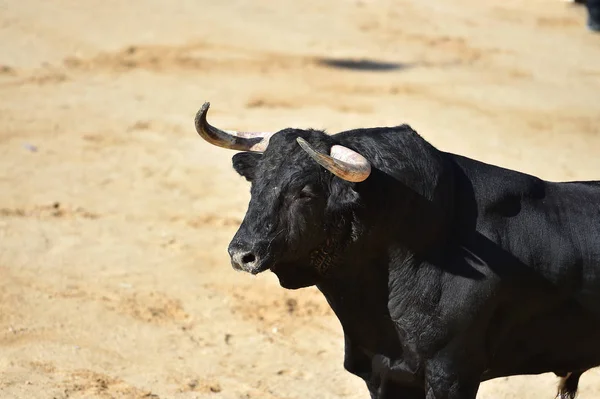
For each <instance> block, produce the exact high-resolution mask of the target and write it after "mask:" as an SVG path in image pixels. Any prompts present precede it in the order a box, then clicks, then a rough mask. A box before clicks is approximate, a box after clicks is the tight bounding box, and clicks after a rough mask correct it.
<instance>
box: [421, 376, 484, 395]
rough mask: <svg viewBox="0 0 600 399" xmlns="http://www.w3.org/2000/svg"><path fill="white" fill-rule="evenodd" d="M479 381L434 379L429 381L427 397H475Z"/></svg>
mask: <svg viewBox="0 0 600 399" xmlns="http://www.w3.org/2000/svg"><path fill="white" fill-rule="evenodd" d="M478 390H479V381H476V380H475V381H473V380H471V381H461V380H454V381H452V380H447V379H445V378H444V379H443V380H438V379H435V380H432V381H427V396H426V399H475V398H476V397H477V391H478Z"/></svg>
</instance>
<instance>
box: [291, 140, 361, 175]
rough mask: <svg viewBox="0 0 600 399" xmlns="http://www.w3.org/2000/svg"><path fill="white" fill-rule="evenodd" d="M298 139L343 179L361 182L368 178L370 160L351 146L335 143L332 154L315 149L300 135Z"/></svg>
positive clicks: (315, 158) (301, 144) (325, 165)
mask: <svg viewBox="0 0 600 399" xmlns="http://www.w3.org/2000/svg"><path fill="white" fill-rule="evenodd" d="M296 141H297V142H298V144H300V147H302V149H303V150H304V151H305V152H306V153H307V154H308V155H309V156H310V157H311V158H312V159H314V160H315V161H316V162H317V163H318V164H319V165H321V166H322V167H324V168H325V169H327V170H328V171H330V172H331V173H333V174H334V175H336V176H337V177H339V178H341V179H344V180H347V181H350V182H354V183H359V182H361V181H364V180H366V179H367V177H369V175H370V174H371V164H370V163H369V161H368V160H367V159H366V158H365V157H363V156H362V155H360V154H359V153H358V152H356V151H353V150H351V149H350V148H347V147H344V146H341V145H334V146H333V147H331V151H330V155H325V154H321V153H320V152H317V151H315V150H314V149H313V148H312V147H311V146H310V144H308V143H307V142H306V140H304V139H303V138H301V137H298V138H297V139H296Z"/></svg>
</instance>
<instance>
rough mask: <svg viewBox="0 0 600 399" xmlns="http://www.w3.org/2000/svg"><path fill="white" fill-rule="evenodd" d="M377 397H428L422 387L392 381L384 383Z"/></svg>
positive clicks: (420, 398)
mask: <svg viewBox="0 0 600 399" xmlns="http://www.w3.org/2000/svg"><path fill="white" fill-rule="evenodd" d="M377 399H426V398H425V390H424V389H423V388H421V387H414V386H402V385H399V384H396V383H394V382H392V381H390V382H387V383H384V384H383V385H382V386H381V388H380V393H379V396H377Z"/></svg>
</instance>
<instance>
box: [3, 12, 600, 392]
mask: <svg viewBox="0 0 600 399" xmlns="http://www.w3.org/2000/svg"><path fill="white" fill-rule="evenodd" d="M584 19H585V15H584V11H583V9H580V8H576V7H573V6H569V5H566V4H564V3H562V2H558V1H555V0H529V1H516V0H488V1H480V0H454V1H451V2H450V1H436V2H433V1H431V2H423V1H417V0H412V1H407V0H405V1H402V0H395V1H391V0H381V1H372V0H358V1H356V0H335V1H327V2H326V1H319V0H310V1H293V0H278V1H276V2H275V1H267V0H254V1H228V2H225V1H223V2H217V1H198V0H177V1H166V0H163V1H159V0H144V1H142V0H130V1H116V0H104V1H100V0H85V1H83V0H62V1H41V0H38V1H33V0H22V1H16V0H12V1H10V0H0V38H1V40H0V398H25V399H30V398H57V399H63V398H215V399H216V398H235V399H237V398H240V399H241V398H266V399H271V398H273V399H274V398H366V397H368V394H367V391H366V389H365V387H364V386H363V383H362V382H361V381H360V380H359V379H358V378H356V377H354V376H352V375H350V374H349V373H347V372H345V371H344V370H343V367H342V358H343V348H342V347H343V343H342V333H341V329H340V326H339V324H338V322H337V320H336V319H335V317H334V316H333V315H332V313H331V311H330V310H329V309H328V306H327V305H326V303H325V301H324V299H323V298H322V297H321V296H320V294H319V293H318V292H317V291H316V290H315V289H305V290H300V291H293V292H292V291H286V290H284V289H282V288H281V287H279V285H278V283H277V279H276V278H275V277H274V276H273V275H271V274H269V273H265V274H263V275H261V276H259V277H256V278H253V277H251V276H249V275H246V274H242V273H236V272H234V271H233V269H232V268H231V267H230V264H229V259H228V255H227V252H226V247H227V244H228V242H229V240H230V238H231V237H232V236H233V234H234V232H235V230H236V229H237V226H238V225H239V223H240V221H241V218H242V217H243V214H244V212H245V209H246V204H247V201H248V197H249V195H248V185H247V184H246V182H245V181H244V180H243V179H242V178H240V177H239V176H237V175H236V173H235V172H234V171H233V170H232V168H231V166H230V162H231V161H230V157H231V155H232V154H233V152H231V151H227V150H223V149H219V148H216V147H212V146H210V145H208V144H206V143H204V142H202V141H201V140H200V139H199V138H198V137H197V135H196V133H195V131H194V128H193V116H194V113H195V111H196V110H197V109H198V107H199V106H200V105H201V104H202V103H203V102H204V101H206V100H209V101H211V102H212V109H211V120H212V122H213V123H215V124H216V125H218V126H220V127H223V128H226V129H247V130H279V129H281V128H284V127H288V126H294V127H313V128H324V129H327V131H329V132H336V131H340V130H343V129H348V128H355V127H371V126H383V125H398V124H401V123H409V124H410V125H411V126H413V127H414V128H415V129H416V130H417V131H419V132H420V133H421V134H422V135H423V136H424V137H425V138H426V139H428V140H429V141H430V142H432V143H433V144H434V145H436V146H437V147H438V148H440V149H443V150H446V151H453V152H457V153H460V154H463V155H467V156H471V157H475V158H477V159H480V160H483V161H487V162H491V163H496V164H500V165H502V166H507V167H511V168H514V169H518V170H522V171H525V172H529V173H533V174H537V175H539V176H540V177H543V178H546V179H550V180H572V179H599V178H600V157H599V156H598V155H599V153H600V124H599V121H600V50H599V49H600V36H598V35H593V34H591V33H589V32H587V31H586V30H585V28H584ZM344 59H349V60H362V59H370V60H377V61H379V62H383V63H388V64H387V65H388V66H389V68H388V69H385V68H382V69H381V70H375V71H373V70H350V69H344V68H339V67H332V66H331V64H335V63H336V62H337V61H339V60H344ZM366 66H368V65H366ZM384 66H385V65H384ZM559 327H564V326H559ZM556 382H557V381H556V379H555V378H554V377H553V376H551V375H543V376H535V377H517V378H510V379H500V380H496V381H492V382H488V383H485V384H483V385H482V388H481V390H480V394H479V398H485V399H492V398H494V399H501V398H502V399H504V398H548V399H550V398H553V397H554V394H555V386H556ZM581 387H582V389H581V395H580V398H581V399H595V398H598V397H600V372H598V371H591V372H588V373H587V374H585V375H584V377H583V378H582V383H581Z"/></svg>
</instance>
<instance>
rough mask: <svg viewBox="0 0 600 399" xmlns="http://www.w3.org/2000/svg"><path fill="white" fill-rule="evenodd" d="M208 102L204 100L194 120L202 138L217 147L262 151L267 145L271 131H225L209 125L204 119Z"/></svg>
mask: <svg viewBox="0 0 600 399" xmlns="http://www.w3.org/2000/svg"><path fill="white" fill-rule="evenodd" d="M209 107H210V103H209V102H206V103H204V104H203V105H202V108H200V110H199V111H198V112H197V113H196V118H195V120H194V122H195V124H196V131H197V132H198V134H199V135H200V137H202V138H203V139H204V140H206V141H208V142H209V143H211V144H214V145H216V146H219V147H223V148H229V149H230V150H239V151H252V152H264V151H265V150H266V149H267V146H268V145H269V139H270V138H271V136H272V135H273V133H259V132H257V133H254V132H235V131H234V132H226V131H224V130H221V129H218V128H216V127H214V126H212V125H210V124H209V123H208V122H207V120H206V114H207V112H208V108H209Z"/></svg>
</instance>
